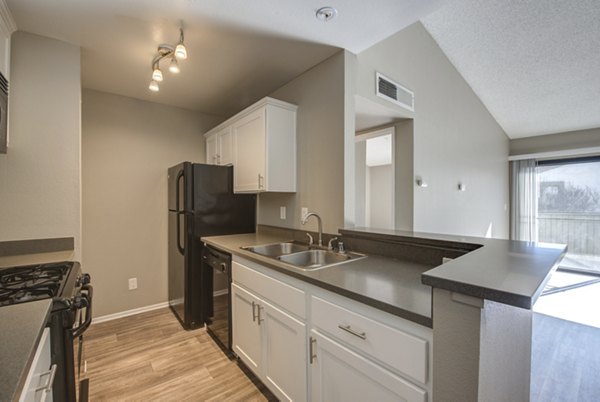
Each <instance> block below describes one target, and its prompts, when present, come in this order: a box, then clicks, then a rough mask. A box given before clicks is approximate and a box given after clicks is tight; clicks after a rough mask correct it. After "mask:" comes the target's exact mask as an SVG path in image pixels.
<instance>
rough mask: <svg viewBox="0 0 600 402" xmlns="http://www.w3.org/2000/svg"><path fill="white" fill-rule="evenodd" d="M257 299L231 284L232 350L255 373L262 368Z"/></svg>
mask: <svg viewBox="0 0 600 402" xmlns="http://www.w3.org/2000/svg"><path fill="white" fill-rule="evenodd" d="M258 303H259V299H258V298H257V297H255V296H254V295H253V294H251V293H250V292H247V291H245V290H244V289H242V288H240V287H239V286H237V285H236V284H235V283H234V284H232V285H231V311H232V314H233V328H232V329H233V333H232V337H233V338H232V339H233V351H234V352H235V353H236V354H237V355H238V356H239V357H240V359H242V361H243V362H244V363H246V365H247V366H248V367H249V368H250V369H251V370H252V371H254V372H255V373H258V372H260V370H261V369H262V364H261V333H260V331H261V328H260V327H259V326H258V325H257V322H256V305H257V304H258Z"/></svg>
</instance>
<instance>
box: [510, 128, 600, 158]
mask: <svg viewBox="0 0 600 402" xmlns="http://www.w3.org/2000/svg"><path fill="white" fill-rule="evenodd" d="M589 147H600V128H594V129H591V130H580V131H570V132H568V133H558V134H549V135H540V136H536V137H528V138H518V139H514V140H510V154H511V155H523V154H531V153H538V152H551V151H563V150H568V149H578V148H589Z"/></svg>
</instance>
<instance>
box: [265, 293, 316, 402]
mask: <svg viewBox="0 0 600 402" xmlns="http://www.w3.org/2000/svg"><path fill="white" fill-rule="evenodd" d="M260 310H261V312H260V318H261V320H263V319H264V321H261V323H260V325H261V327H262V331H263V333H262V336H263V360H262V362H263V381H264V382H265V384H266V386H267V387H268V388H269V389H270V390H271V391H272V392H273V393H274V394H275V395H276V396H277V398H278V399H279V400H280V401H306V400H307V386H308V385H307V381H306V377H307V374H306V325H305V324H304V323H302V322H300V321H298V320H296V319H295V318H292V317H291V316H290V315H288V314H286V313H284V312H283V311H281V310H279V309H277V308H275V307H273V306H271V305H270V304H268V303H265V302H264V301H263V302H261V305H260Z"/></svg>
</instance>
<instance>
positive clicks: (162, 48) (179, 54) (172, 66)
mask: <svg viewBox="0 0 600 402" xmlns="http://www.w3.org/2000/svg"><path fill="white" fill-rule="evenodd" d="M157 53H158V54H157V55H156V56H154V58H153V59H152V81H150V85H149V86H148V89H150V90H151V91H153V92H158V90H159V89H160V88H159V86H158V83H159V82H162V80H163V73H162V70H161V69H160V62H161V61H162V60H163V59H170V60H171V62H170V63H169V71H170V72H171V73H173V74H177V73H179V71H180V70H179V62H178V60H185V59H187V49H186V48H185V45H184V44H183V28H179V42H178V43H177V45H176V46H173V45H167V44H161V45H158V49H157Z"/></svg>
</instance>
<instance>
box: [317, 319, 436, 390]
mask: <svg viewBox="0 0 600 402" xmlns="http://www.w3.org/2000/svg"><path fill="white" fill-rule="evenodd" d="M309 342H310V343H311V348H310V349H311V350H310V352H312V354H313V356H316V357H313V358H312V364H311V367H310V370H311V379H312V389H311V394H312V401H315V402H318V401H327V402H335V401H344V402H346V401H379V402H383V401H390V402H392V401H393V402H397V401H407V402H426V401H427V393H426V391H425V390H423V389H421V388H419V387H416V386H415V385H413V384H411V383H409V382H408V381H406V380H404V379H402V378H400V377H398V376H396V375H394V374H392V373H390V372H389V371H387V370H385V369H384V368H382V367H380V366H378V365H377V364H375V363H373V362H371V361H370V360H367V359H365V358H364V357H362V356H359V355H358V354H356V353H354V352H352V351H351V350H349V349H347V348H345V347H343V346H342V345H340V344H339V343H337V342H335V341H333V340H332V339H330V338H328V337H326V336H324V335H322V334H320V333H319V332H317V331H315V330H312V331H311V337H310V340H309ZM390 347H393V345H390Z"/></svg>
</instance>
